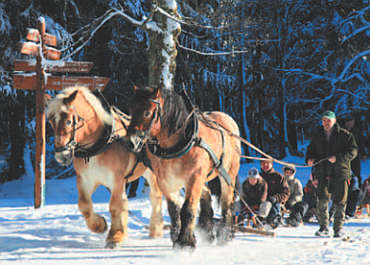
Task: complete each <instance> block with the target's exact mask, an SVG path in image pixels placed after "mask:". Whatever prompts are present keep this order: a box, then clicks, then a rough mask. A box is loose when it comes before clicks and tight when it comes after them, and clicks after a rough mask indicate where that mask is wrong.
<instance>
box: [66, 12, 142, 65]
mask: <svg viewBox="0 0 370 265" xmlns="http://www.w3.org/2000/svg"><path fill="white" fill-rule="evenodd" d="M117 15H120V16H122V17H123V18H124V19H125V20H127V21H129V22H130V23H132V24H134V25H137V26H143V25H144V23H146V22H147V20H146V19H145V18H144V19H143V20H141V21H139V20H136V19H134V18H132V17H130V16H129V15H127V14H126V13H125V12H123V10H122V9H110V10H108V11H107V12H106V13H104V15H103V16H102V17H101V19H102V20H101V21H100V23H99V24H98V25H97V26H95V28H93V29H92V31H91V32H90V35H89V36H88V38H87V39H85V41H84V42H83V43H82V44H81V45H80V46H79V47H77V48H76V49H75V50H74V51H73V52H71V53H70V54H68V55H66V56H65V57H63V60H67V59H69V58H71V57H72V56H73V55H75V54H76V53H78V52H79V51H80V50H81V49H82V48H83V47H85V46H86V44H87V43H88V42H89V41H90V40H91V39H92V38H93V37H94V35H95V33H96V32H97V31H98V30H99V29H100V28H101V27H102V26H103V25H104V24H105V23H106V22H107V21H108V20H110V19H111V18H112V17H114V16H117ZM99 19H100V18H99ZM95 21H96V20H95ZM91 24H92V23H89V24H88V25H86V26H84V28H87V27H91ZM82 39H83V37H81V38H80V39H79V40H77V42H80V41H82Z"/></svg>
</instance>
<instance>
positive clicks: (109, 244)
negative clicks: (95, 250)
mask: <svg viewBox="0 0 370 265" xmlns="http://www.w3.org/2000/svg"><path fill="white" fill-rule="evenodd" d="M117 247H118V244H117V243H116V242H107V243H106V244H105V248H108V249H115V248H117Z"/></svg>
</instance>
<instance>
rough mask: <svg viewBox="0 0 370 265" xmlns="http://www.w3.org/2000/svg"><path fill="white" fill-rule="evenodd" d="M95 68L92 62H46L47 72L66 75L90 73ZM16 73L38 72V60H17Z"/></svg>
mask: <svg viewBox="0 0 370 265" xmlns="http://www.w3.org/2000/svg"><path fill="white" fill-rule="evenodd" d="M93 66H94V63H92V62H64V61H52V60H46V61H45V71H46V72H66V73H89V72H90V71H91V69H92V67H93ZM14 70H15V71H32V72H34V71H36V60H35V59H31V60H15V61H14Z"/></svg>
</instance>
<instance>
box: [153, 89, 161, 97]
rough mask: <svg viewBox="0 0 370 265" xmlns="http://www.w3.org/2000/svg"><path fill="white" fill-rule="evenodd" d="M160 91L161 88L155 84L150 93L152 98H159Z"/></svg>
mask: <svg viewBox="0 0 370 265" xmlns="http://www.w3.org/2000/svg"><path fill="white" fill-rule="evenodd" d="M160 92H161V89H160V88H159V86H157V88H154V89H153V93H152V98H153V99H157V98H159V96H160V95H161V93H160Z"/></svg>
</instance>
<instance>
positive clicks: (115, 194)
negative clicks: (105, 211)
mask: <svg viewBox="0 0 370 265" xmlns="http://www.w3.org/2000/svg"><path fill="white" fill-rule="evenodd" d="M47 102H48V103H47V117H48V120H49V122H50V124H51V126H52V128H53V130H54V133H55V141H54V144H55V159H56V160H57V161H58V162H59V163H60V164H62V165H69V164H70V163H72V162H73V165H74V169H75V171H76V175H77V188H78V207H79V209H80V211H81V213H82V214H83V216H84V217H85V220H86V224H87V226H88V227H89V229H90V230H91V231H93V232H96V233H103V232H105V231H106V229H107V223H106V221H105V219H104V217H102V216H99V215H98V214H96V213H95V212H94V210H93V205H92V200H91V196H92V194H93V193H94V191H95V189H96V188H97V187H98V186H99V185H103V186H105V187H107V188H108V189H109V190H110V192H111V198H110V202H109V211H110V214H111V219H112V221H111V228H110V231H109V233H108V237H107V239H106V247H108V248H114V247H115V246H117V244H118V243H120V242H122V241H123V240H124V238H125V237H126V236H127V217H128V200H127V196H126V192H125V186H126V185H125V184H126V183H127V181H129V182H131V181H133V180H135V179H137V178H139V177H140V176H144V177H145V178H146V179H147V180H148V182H149V185H150V188H151V192H150V198H151V202H152V216H151V221H150V225H149V236H150V237H159V236H162V234H163V230H162V229H163V219H162V213H161V205H162V193H161V192H160V190H159V189H158V186H157V184H156V179H155V178H154V177H152V172H151V171H150V170H149V169H147V167H146V166H144V164H143V163H141V162H140V163H139V160H138V157H137V156H136V155H135V154H134V153H132V152H129V151H128V150H127V149H126V147H125V146H124V145H123V144H122V142H120V141H122V137H124V136H125V135H126V128H127V124H128V123H129V117H128V116H125V115H124V114H123V113H120V115H118V114H117V112H116V111H113V110H112V109H111V110H108V111H107V110H106V109H105V108H104V107H103V104H102V103H101V101H100V100H99V99H98V98H97V97H96V96H95V95H94V94H93V93H92V92H91V91H90V90H89V89H87V88H85V87H78V86H76V87H70V88H67V89H65V90H63V91H62V92H61V93H59V94H58V95H57V96H56V97H55V98H52V99H50V98H49V99H48V100H47Z"/></svg>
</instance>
